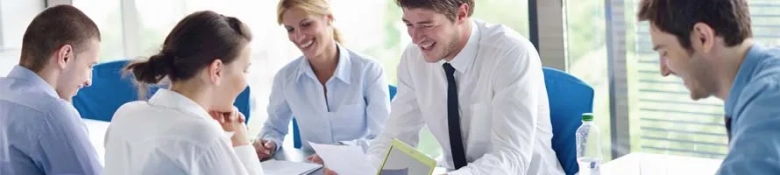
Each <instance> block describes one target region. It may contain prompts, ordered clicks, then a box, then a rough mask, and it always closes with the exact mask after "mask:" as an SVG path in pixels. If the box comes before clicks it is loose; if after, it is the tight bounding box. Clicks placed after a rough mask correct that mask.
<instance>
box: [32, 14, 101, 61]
mask: <svg viewBox="0 0 780 175" xmlns="http://www.w3.org/2000/svg"><path fill="white" fill-rule="evenodd" d="M92 39H97V40H98V41H100V31H99V30H98V27H97V25H95V22H94V21H92V19H89V17H87V15H86V14H84V12H81V10H79V9H77V8H76V7H73V6H70V5H57V6H54V7H49V8H47V9H46V10H43V12H41V13H40V14H38V15H37V16H35V18H33V20H32V22H30V25H29V26H27V30H26V31H25V32H24V36H23V37H22V56H21V58H20V60H19V64H20V65H22V66H24V67H26V68H28V69H30V70H32V71H34V72H38V71H40V70H41V69H43V66H44V65H46V62H48V61H49V57H50V56H51V55H52V54H54V53H55V52H56V51H57V49H59V48H60V47H62V46H64V45H66V44H69V45H71V46H72V47H73V50H74V51H73V52H74V53H80V52H83V51H84V50H86V47H87V44H88V43H89V41H90V40H92Z"/></svg>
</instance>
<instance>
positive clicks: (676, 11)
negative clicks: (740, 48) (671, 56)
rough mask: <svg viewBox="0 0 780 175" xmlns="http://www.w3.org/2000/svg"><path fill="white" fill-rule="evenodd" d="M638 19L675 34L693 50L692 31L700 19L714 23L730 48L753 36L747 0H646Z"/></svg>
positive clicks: (640, 5) (716, 30) (641, 6)
mask: <svg viewBox="0 0 780 175" xmlns="http://www.w3.org/2000/svg"><path fill="white" fill-rule="evenodd" d="M637 19H638V20H639V21H650V23H652V24H653V25H655V26H656V27H658V29H660V30H661V31H664V32H667V33H671V34H672V35H675V36H676V37H677V40H679V41H680V45H682V46H683V48H685V49H688V50H691V49H692V48H691V41H690V37H691V31H692V30H693V26H694V25H695V24H696V23H698V22H703V23H705V24H707V25H709V26H711V27H712V28H713V29H714V30H715V35H718V36H722V37H723V38H724V40H725V42H726V45H727V46H729V47H732V46H736V45H739V44H740V43H742V42H743V41H745V39H747V38H750V37H753V32H752V31H751V28H750V11H749V10H748V4H747V1H746V0H642V2H640V3H639V12H638V13H637Z"/></svg>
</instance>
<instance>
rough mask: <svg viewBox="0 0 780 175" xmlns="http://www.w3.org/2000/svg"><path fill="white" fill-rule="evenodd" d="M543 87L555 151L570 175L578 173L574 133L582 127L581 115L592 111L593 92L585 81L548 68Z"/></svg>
mask: <svg viewBox="0 0 780 175" xmlns="http://www.w3.org/2000/svg"><path fill="white" fill-rule="evenodd" d="M543 70H544V84H545V85H546V86H547V98H548V100H549V102H550V121H551V122H552V129H553V138H552V147H553V150H555V154H556V156H557V157H558V161H560V163H561V165H562V166H563V170H564V171H565V172H566V174H567V175H573V174H575V173H577V171H579V165H577V145H576V142H577V139H576V136H575V133H576V132H577V128H579V127H580V125H582V120H581V119H582V114H583V113H590V112H592V111H593V88H591V87H590V86H589V85H587V84H585V82H583V81H582V80H580V79H578V78H577V77H574V76H572V75H569V74H567V73H566V72H562V71H560V70H556V69H553V68H548V67H545V68H543Z"/></svg>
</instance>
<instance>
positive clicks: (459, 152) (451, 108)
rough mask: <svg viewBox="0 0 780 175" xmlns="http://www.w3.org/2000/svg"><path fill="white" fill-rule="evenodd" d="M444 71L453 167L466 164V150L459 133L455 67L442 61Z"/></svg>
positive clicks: (458, 167)
mask: <svg viewBox="0 0 780 175" xmlns="http://www.w3.org/2000/svg"><path fill="white" fill-rule="evenodd" d="M443 67H444V73H446V74H447V123H448V126H449V130H450V148H451V150H452V162H453V163H455V169H460V168H461V167H464V166H466V151H465V150H464V149H463V139H462V138H461V135H460V113H459V112H458V87H456V86H455V75H454V74H455V68H453V67H452V65H450V63H444V65H443Z"/></svg>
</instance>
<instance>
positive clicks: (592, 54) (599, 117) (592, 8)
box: [564, 1, 612, 160]
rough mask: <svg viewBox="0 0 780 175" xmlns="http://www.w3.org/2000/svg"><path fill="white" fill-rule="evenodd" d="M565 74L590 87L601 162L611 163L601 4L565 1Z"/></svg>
mask: <svg viewBox="0 0 780 175" xmlns="http://www.w3.org/2000/svg"><path fill="white" fill-rule="evenodd" d="M565 3H566V4H565V5H564V7H565V9H564V12H565V13H564V15H565V23H566V30H565V35H566V52H567V59H568V60H567V62H568V68H567V72H569V73H570V74H572V75H574V76H575V77H577V78H580V79H581V80H583V81H585V83H587V84H588V85H590V86H591V87H592V88H593V90H594V92H595V95H594V99H593V114H594V116H595V119H594V120H595V123H596V125H597V126H598V128H599V130H600V131H601V133H600V134H601V149H602V153H603V158H604V159H605V160H611V159H610V157H612V155H611V152H610V150H611V142H610V111H609V95H610V94H609V79H608V77H607V75H608V71H609V69H608V68H607V61H608V60H607V59H606V58H607V49H606V47H607V45H606V36H605V35H606V33H607V32H606V29H605V24H606V20H605V19H604V16H605V11H604V2H603V1H565Z"/></svg>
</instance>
